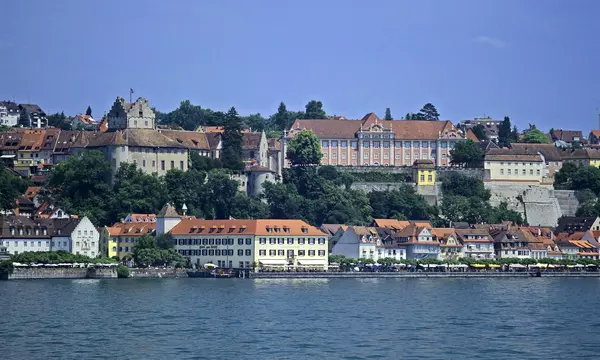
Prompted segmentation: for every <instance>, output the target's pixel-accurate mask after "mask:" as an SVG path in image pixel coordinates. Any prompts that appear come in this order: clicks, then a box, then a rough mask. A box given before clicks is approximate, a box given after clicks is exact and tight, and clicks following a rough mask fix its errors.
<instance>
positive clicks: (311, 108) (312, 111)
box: [304, 100, 327, 119]
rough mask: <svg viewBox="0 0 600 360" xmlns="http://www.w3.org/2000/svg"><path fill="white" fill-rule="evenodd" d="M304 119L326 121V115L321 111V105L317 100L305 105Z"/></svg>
mask: <svg viewBox="0 0 600 360" xmlns="http://www.w3.org/2000/svg"><path fill="white" fill-rule="evenodd" d="M304 118H305V119H327V114H326V113H325V110H323V103H322V102H320V101H317V100H311V101H309V102H308V104H306V111H305V112H304Z"/></svg>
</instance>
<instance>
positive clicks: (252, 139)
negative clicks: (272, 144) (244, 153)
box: [242, 133, 262, 150]
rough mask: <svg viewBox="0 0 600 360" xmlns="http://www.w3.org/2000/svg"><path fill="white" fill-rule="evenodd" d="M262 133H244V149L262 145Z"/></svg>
mask: <svg viewBox="0 0 600 360" xmlns="http://www.w3.org/2000/svg"><path fill="white" fill-rule="evenodd" d="M261 136H262V133H243V134H242V149H244V150H249V149H258V148H259V147H260V139H261Z"/></svg>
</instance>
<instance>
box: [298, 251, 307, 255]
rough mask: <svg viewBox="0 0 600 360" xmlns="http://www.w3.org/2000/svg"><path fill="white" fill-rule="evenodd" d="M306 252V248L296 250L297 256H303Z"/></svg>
mask: <svg viewBox="0 0 600 360" xmlns="http://www.w3.org/2000/svg"><path fill="white" fill-rule="evenodd" d="M305 254H306V250H298V256H304V255H305Z"/></svg>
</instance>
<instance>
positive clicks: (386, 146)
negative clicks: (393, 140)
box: [383, 141, 390, 149]
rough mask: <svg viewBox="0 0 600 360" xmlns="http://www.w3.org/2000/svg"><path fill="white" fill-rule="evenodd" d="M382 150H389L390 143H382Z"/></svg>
mask: <svg viewBox="0 0 600 360" xmlns="http://www.w3.org/2000/svg"><path fill="white" fill-rule="evenodd" d="M383 148H384V149H389V148H390V142H389V141H384V142H383Z"/></svg>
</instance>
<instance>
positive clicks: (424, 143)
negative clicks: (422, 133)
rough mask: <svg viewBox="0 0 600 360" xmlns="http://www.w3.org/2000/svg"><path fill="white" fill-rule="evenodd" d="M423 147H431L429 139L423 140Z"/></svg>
mask: <svg viewBox="0 0 600 360" xmlns="http://www.w3.org/2000/svg"><path fill="white" fill-rule="evenodd" d="M421 147H423V148H428V147H429V141H423V142H422V143H421Z"/></svg>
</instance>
